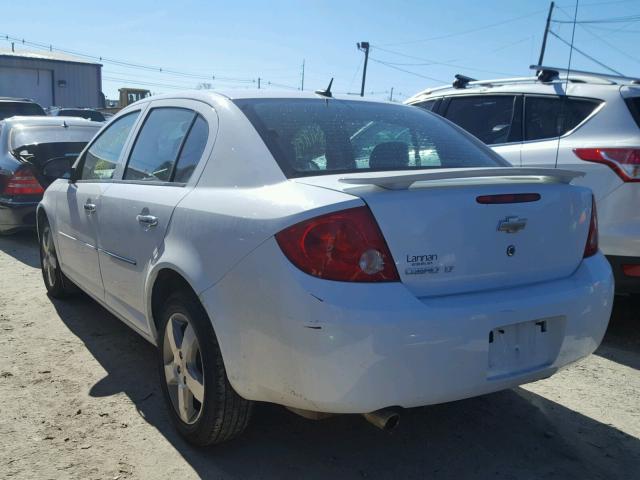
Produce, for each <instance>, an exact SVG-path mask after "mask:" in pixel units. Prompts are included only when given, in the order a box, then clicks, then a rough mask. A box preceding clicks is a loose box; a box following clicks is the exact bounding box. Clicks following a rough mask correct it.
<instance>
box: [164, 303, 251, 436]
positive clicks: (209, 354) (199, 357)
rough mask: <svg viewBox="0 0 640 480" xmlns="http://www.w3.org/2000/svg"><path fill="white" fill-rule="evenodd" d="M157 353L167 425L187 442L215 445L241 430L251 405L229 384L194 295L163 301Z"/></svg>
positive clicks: (206, 319)
mask: <svg viewBox="0 0 640 480" xmlns="http://www.w3.org/2000/svg"><path fill="white" fill-rule="evenodd" d="M158 353H159V355H158V358H159V362H158V363H159V369H160V384H161V388H162V393H163V396H164V399H165V402H166V404H167V407H168V409H169V413H170V416H171V420H172V421H173V423H174V425H175V426H176V428H177V430H178V431H179V432H180V434H181V435H182V436H183V437H184V438H185V439H186V440H187V441H188V442H189V443H191V444H193V445H196V446H201V447H202V446H206V445H212V444H218V443H222V442H225V441H227V440H231V439H232V438H235V437H237V436H238V435H240V434H241V433H242V432H243V431H244V430H245V428H246V427H247V425H248V423H249V419H250V417H251V411H252V407H253V402H251V401H249V400H245V399H244V398H242V397H240V395H238V394H237V393H236V392H235V390H234V389H233V387H232V386H231V384H230V383H229V379H228V378H227V373H226V370H225V368H224V363H223V361H222V354H221V353H220V347H219V345H218V340H217V338H216V336H215V333H214V331H213V327H212V325H211V322H210V320H209V317H208V315H207V313H206V312H205V310H204V308H203V307H202V305H201V304H200V302H199V300H198V298H197V297H196V296H195V294H193V293H191V292H183V291H180V292H176V293H174V294H172V295H171V296H170V297H169V298H168V299H167V301H166V302H165V304H164V307H163V308H162V310H161V324H160V338H159V343H158ZM200 380H202V383H200V382H199V381H200Z"/></svg>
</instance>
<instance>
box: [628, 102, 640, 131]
mask: <svg viewBox="0 0 640 480" xmlns="http://www.w3.org/2000/svg"><path fill="white" fill-rule="evenodd" d="M625 102H627V107H629V111H630V112H631V115H632V116H633V119H634V120H635V121H636V123H637V124H638V127H640V97H629V98H626V99H625Z"/></svg>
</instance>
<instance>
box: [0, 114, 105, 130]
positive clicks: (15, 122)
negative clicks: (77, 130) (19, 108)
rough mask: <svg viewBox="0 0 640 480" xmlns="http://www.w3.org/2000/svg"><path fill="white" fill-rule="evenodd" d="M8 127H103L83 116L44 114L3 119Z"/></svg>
mask: <svg viewBox="0 0 640 480" xmlns="http://www.w3.org/2000/svg"><path fill="white" fill-rule="evenodd" d="M2 123H3V124H4V125H6V126H7V127H16V126H26V127H47V126H60V127H62V126H64V125H66V126H68V127H96V128H100V127H102V125H103V124H102V123H101V122H92V121H91V120H87V119H85V118H81V117H49V116H43V115H29V116H15V117H9V118H5V119H4V120H2Z"/></svg>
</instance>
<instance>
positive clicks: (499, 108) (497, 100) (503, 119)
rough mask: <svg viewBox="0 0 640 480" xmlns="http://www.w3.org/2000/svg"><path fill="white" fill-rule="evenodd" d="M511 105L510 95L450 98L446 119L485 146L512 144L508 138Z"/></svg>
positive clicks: (512, 100) (512, 101) (511, 111)
mask: <svg viewBox="0 0 640 480" xmlns="http://www.w3.org/2000/svg"><path fill="white" fill-rule="evenodd" d="M514 104H515V97H514V96H512V95H483V96H477V97H471V96H470V97H467V96H465V97H453V98H451V100H450V102H449V107H448V108H447V112H446V114H445V117H446V118H447V119H449V120H451V121H452V122H453V123H455V124H457V125H459V126H460V127H462V128H464V129H465V130H466V131H467V132H469V133H471V134H472V135H475V136H476V137H477V138H479V139H480V140H481V141H483V142H484V143H486V144H487V145H495V144H498V143H507V142H510V141H514V140H512V139H511V137H510V134H511V124H512V120H513V109H514Z"/></svg>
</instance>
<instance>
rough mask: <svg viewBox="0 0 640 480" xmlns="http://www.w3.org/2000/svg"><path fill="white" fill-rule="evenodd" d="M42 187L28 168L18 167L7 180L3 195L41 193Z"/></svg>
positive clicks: (42, 191)
mask: <svg viewBox="0 0 640 480" xmlns="http://www.w3.org/2000/svg"><path fill="white" fill-rule="evenodd" d="M43 193H44V188H42V185H40V182H38V179H37V178H36V177H35V175H34V174H33V172H32V171H31V170H29V169H28V168H19V169H18V170H16V171H15V172H14V174H13V175H12V176H11V177H10V178H9V180H7V184H6V185H5V187H4V190H3V191H2V194H3V195H42V194H43Z"/></svg>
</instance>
